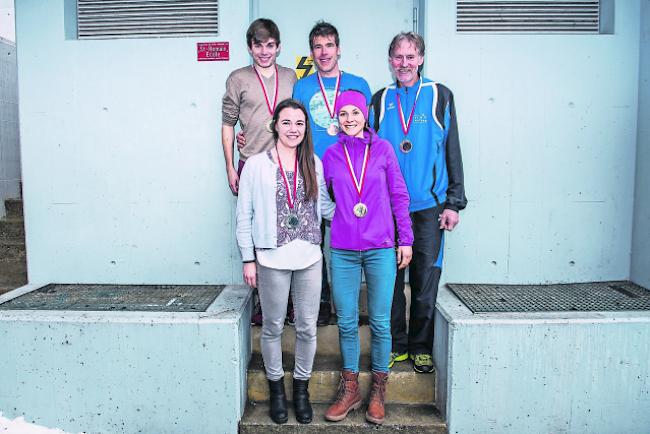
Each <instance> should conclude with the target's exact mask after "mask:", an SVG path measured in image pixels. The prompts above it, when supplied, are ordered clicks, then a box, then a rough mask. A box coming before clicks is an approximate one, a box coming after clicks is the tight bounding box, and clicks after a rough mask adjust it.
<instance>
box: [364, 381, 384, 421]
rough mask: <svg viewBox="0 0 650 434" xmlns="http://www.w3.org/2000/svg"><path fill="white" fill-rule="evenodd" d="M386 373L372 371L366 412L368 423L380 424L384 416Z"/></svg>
mask: <svg viewBox="0 0 650 434" xmlns="http://www.w3.org/2000/svg"><path fill="white" fill-rule="evenodd" d="M387 382H388V372H375V371H372V386H371V387H370V402H369V403H368V410H367V411H366V420H367V421H368V422H372V423H376V424H382V423H384V417H385V415H386V413H385V411H384V396H385V395H386V383H387Z"/></svg>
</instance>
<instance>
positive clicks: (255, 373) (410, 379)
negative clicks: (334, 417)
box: [248, 353, 436, 404]
mask: <svg viewBox="0 0 650 434" xmlns="http://www.w3.org/2000/svg"><path fill="white" fill-rule="evenodd" d="M283 362H284V363H283V365H284V370H285V373H286V374H285V376H284V381H285V386H286V389H287V392H288V394H289V399H291V395H292V392H291V384H292V383H291V382H292V378H293V377H292V375H293V372H292V371H293V366H294V357H293V354H287V353H284V354H283ZM341 366H342V362H341V357H340V356H339V355H337V356H317V357H316V358H315V359H314V367H313V371H312V377H311V380H310V382H309V394H310V396H311V400H312V401H313V402H323V403H328V402H331V401H332V400H333V399H334V397H335V396H336V391H337V389H338V384H339V378H340V372H341ZM360 368H361V369H360V373H359V384H360V386H361V393H362V395H363V396H367V394H368V390H369V387H370V382H371V374H370V358H369V357H367V356H362V357H361V364H360ZM435 381H436V376H435V372H434V373H431V374H418V373H416V372H415V371H413V367H412V365H411V363H410V362H408V361H407V362H401V363H396V364H395V365H394V366H393V369H392V370H391V373H390V377H389V380H388V385H387V388H386V402H389V403H395V404H433V402H434V398H435V397H434V390H435V385H436V383H435ZM268 398H269V389H268V384H267V380H266V374H265V372H264V366H263V362H262V355H261V354H259V353H253V356H252V357H251V362H250V364H249V366H248V399H249V400H250V401H258V402H263V401H267V400H268Z"/></svg>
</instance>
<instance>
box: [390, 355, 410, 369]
mask: <svg viewBox="0 0 650 434" xmlns="http://www.w3.org/2000/svg"><path fill="white" fill-rule="evenodd" d="M408 359H409V355H408V353H406V354H403V355H401V356H399V357H395V358H394V359H393V362H392V363H389V364H388V367H389V368H392V367H393V365H395V363H398V362H405V361H407V360H408Z"/></svg>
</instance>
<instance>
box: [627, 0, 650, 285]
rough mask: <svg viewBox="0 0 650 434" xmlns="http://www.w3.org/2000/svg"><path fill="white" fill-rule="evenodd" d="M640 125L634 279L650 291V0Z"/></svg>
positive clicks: (644, 26)
mask: <svg viewBox="0 0 650 434" xmlns="http://www.w3.org/2000/svg"><path fill="white" fill-rule="evenodd" d="M640 39H641V42H640V44H641V45H640V47H639V56H640V59H639V122H638V131H637V151H636V152H637V154H636V190H635V195H634V233H633V237H632V267H631V273H630V274H631V279H632V280H633V281H635V282H636V283H638V284H640V285H643V286H645V287H646V288H650V0H643V1H642V2H641V38H640Z"/></svg>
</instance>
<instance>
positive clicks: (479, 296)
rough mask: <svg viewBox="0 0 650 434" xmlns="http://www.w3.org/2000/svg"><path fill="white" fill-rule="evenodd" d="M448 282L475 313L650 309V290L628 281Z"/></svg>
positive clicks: (450, 287)
mask: <svg viewBox="0 0 650 434" xmlns="http://www.w3.org/2000/svg"><path fill="white" fill-rule="evenodd" d="M447 286H448V287H449V289H451V290H452V291H453V292H454V294H456V296H457V297H458V298H459V299H460V300H461V301H462V302H463V303H464V304H465V305H466V306H467V307H468V308H469V309H470V310H471V311H472V312H473V313H488V312H566V311H581V312H593V311H627V310H650V291H648V290H647V289H646V288H644V287H642V286H639V285H637V284H635V283H632V282H628V281H616V282H591V283H571V284H557V285H483V284H460V283H449V284H447Z"/></svg>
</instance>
